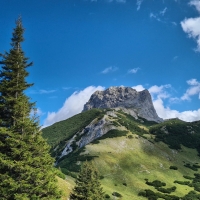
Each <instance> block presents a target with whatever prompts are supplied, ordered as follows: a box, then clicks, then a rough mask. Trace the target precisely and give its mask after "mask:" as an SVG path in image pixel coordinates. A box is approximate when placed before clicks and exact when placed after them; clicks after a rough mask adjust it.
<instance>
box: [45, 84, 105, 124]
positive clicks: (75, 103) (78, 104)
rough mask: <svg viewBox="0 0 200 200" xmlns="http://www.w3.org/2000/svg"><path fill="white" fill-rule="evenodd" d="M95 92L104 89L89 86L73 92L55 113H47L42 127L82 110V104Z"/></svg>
mask: <svg viewBox="0 0 200 200" xmlns="http://www.w3.org/2000/svg"><path fill="white" fill-rule="evenodd" d="M97 90H104V87H102V86H98V87H94V86H89V87H87V88H85V89H84V90H81V91H76V92H74V93H73V94H72V95H71V96H70V97H69V98H67V99H66V100H65V103H64V105H63V106H62V107H61V108H60V109H59V110H58V111H57V112H48V115H47V118H46V119H45V121H44V126H43V127H46V126H50V125H51V124H53V123H55V122H58V121H61V120H64V119H67V118H69V117H71V116H73V115H75V114H78V113H80V112H81V111H82V110H83V106H84V104H85V103H86V102H87V101H88V100H89V98H90V96H91V95H92V94H93V93H94V92H95V91H97Z"/></svg>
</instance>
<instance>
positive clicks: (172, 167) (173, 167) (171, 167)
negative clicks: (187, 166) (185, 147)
mask: <svg viewBox="0 0 200 200" xmlns="http://www.w3.org/2000/svg"><path fill="white" fill-rule="evenodd" d="M169 169H173V170H178V167H176V166H170V167H169Z"/></svg>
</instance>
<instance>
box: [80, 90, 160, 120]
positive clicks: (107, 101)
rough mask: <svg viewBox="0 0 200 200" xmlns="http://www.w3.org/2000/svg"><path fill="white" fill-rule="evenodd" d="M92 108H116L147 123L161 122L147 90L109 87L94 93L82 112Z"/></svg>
mask: <svg viewBox="0 0 200 200" xmlns="http://www.w3.org/2000/svg"><path fill="white" fill-rule="evenodd" d="M92 108H116V109H122V110H123V111H125V112H127V113H128V114H131V115H132V116H133V117H135V118H137V117H138V116H139V117H142V118H145V119H147V120H149V121H156V122H161V121H163V120H162V119H161V118H160V117H158V115H157V113H156V111H155V108H154V106H153V103H152V99H151V95H150V93H149V91H148V90H143V91H141V92H137V91H136V90H135V89H133V88H131V87H110V88H108V89H106V90H104V91H96V92H94V93H93V94H92V96H91V97H90V99H89V101H88V102H87V103H86V104H85V105H84V109H83V111H86V110H90V109H92Z"/></svg>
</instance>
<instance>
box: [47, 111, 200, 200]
mask: <svg viewBox="0 0 200 200" xmlns="http://www.w3.org/2000/svg"><path fill="white" fill-rule="evenodd" d="M91 112H92V113H93V112H94V111H91ZM94 113H96V114H94V115H93V116H94V117H91V118H90V120H89V121H91V119H94V118H99V119H100V117H101V116H102V114H105V112H104V113H103V111H98V110H96V111H95V112H94ZM83 114H84V113H83ZM88 115H89V114H88ZM76 117H77V116H76ZM110 118H111V120H112V122H113V124H115V125H116V126H117V127H119V130H112V131H109V132H108V133H107V134H106V135H104V136H103V137H102V138H99V139H98V140H96V141H94V142H93V143H91V144H89V145H86V146H85V148H82V149H77V150H75V151H74V152H73V153H70V154H69V155H67V156H65V157H63V158H62V159H61V160H60V162H59V164H58V167H60V168H61V170H62V171H63V172H64V173H66V174H69V175H71V176H73V177H75V176H76V173H77V172H78V170H79V168H80V165H81V163H82V162H84V161H85V160H88V161H89V162H93V164H94V165H95V166H96V167H97V168H98V170H99V173H100V175H101V183H102V186H103V188H104V190H105V193H106V194H107V195H109V196H110V199H114V196H113V195H112V194H113V192H117V193H119V194H121V195H122V197H120V198H119V197H118V198H117V197H115V199H123V200H132V199H133V200H134V199H138V200H140V199H141V200H142V199H148V197H144V196H145V195H146V196H151V197H149V199H173V200H175V199H179V198H181V197H182V199H183V200H186V199H200V197H197V196H198V195H200V192H199V191H200V157H199V156H198V151H199V146H200V141H199V138H200V122H199V121H198V122H192V123H186V122H183V121H181V120H177V119H173V120H168V121H165V122H163V123H160V124H156V123H154V122H148V121H146V120H144V119H138V120H135V119H134V118H132V117H131V116H129V115H127V114H124V113H122V112H118V114H117V117H110ZM77 119H80V121H81V118H77ZM70 120H71V121H69V120H66V121H65V122H60V123H66V124H67V125H65V126H69V124H70V123H72V124H80V123H79V122H78V123H76V122H75V120H76V118H71V119H70ZM84 120H86V119H84ZM84 123H85V124H87V123H86V122H84ZM85 124H84V125H85ZM84 125H82V126H81V127H82V128H83V127H84ZM62 126H64V125H62ZM122 127H123V129H122ZM51 128H52V127H51ZM51 128H50V129H51ZM46 131H47V132H46V133H45V134H46V136H47V138H49V137H51V136H52V135H51V134H49V133H48V130H46ZM76 131H77V129H76ZM51 133H53V132H51ZM54 134H55V132H54ZM70 134H71V135H73V134H75V132H74V133H73V131H72V130H71V132H70ZM70 134H69V135H70ZM69 135H67V136H66V135H65V139H66V138H69ZM60 138H61V137H60ZM60 138H59V139H60ZM187 138H188V140H187ZM51 139H52V140H54V141H55V144H56V136H55V135H54V138H49V140H48V141H51ZM170 168H172V169H170ZM198 174H199V175H198ZM183 176H185V177H183ZM194 177H196V178H195V179H194ZM155 180H157V181H161V182H163V183H165V186H162V187H157V188H156V187H154V186H150V184H152V182H153V181H155ZM174 181H178V183H174ZM184 182H185V183H184ZM147 183H148V184H147ZM153 183H154V182H153ZM70 184H71V185H72V186H71V188H72V187H73V184H74V183H73V181H71V182H70ZM174 188H175V189H174ZM173 189H174V190H173ZM145 190H146V191H145ZM159 190H160V191H159ZM170 190H171V193H170V194H167V193H165V192H169V191H170ZM190 191H195V192H194V193H196V194H193V196H192V194H190V197H188V198H187V197H186V195H187V194H188V193H189V192H190ZM141 192H142V193H141ZM139 193H140V194H143V196H138V194H139ZM155 194H156V196H155ZM66 195H67V194H66ZM167 195H168V196H167ZM169 195H170V196H169ZM163 196H164V197H163ZM158 197H160V198H158ZM161 197H162V198H161Z"/></svg>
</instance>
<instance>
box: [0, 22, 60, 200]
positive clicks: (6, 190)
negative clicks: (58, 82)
mask: <svg viewBox="0 0 200 200" xmlns="http://www.w3.org/2000/svg"><path fill="white" fill-rule="evenodd" d="M23 33H24V28H23V26H22V20H21V18H19V19H18V20H17V21H16V28H15V29H14V32H13V37H12V42H11V49H10V51H9V52H5V53H4V54H1V57H2V61H1V62H0V64H1V71H0V199H1V200H21V199H22V200H23V199H24V200H25V199H26V200H28V199H30V200H37V199H38V200H39V199H48V200H50V199H52V200H53V199H59V197H60V192H59V191H58V189H57V186H56V179H55V174H54V173H53V167H52V164H53V159H52V158H51V157H50V155H49V153H48V152H49V146H48V145H47V144H46V142H45V141H44V139H43V138H42V136H41V132H40V127H39V125H38V121H37V118H36V117H35V116H36V115H35V114H32V115H31V112H32V111H34V110H36V109H35V107H34V106H35V104H34V103H31V102H30V98H29V97H28V96H26V94H25V90H26V89H27V88H29V87H30V86H32V84H29V83H27V82H26V77H27V76H28V72H27V70H26V68H27V67H29V66H31V65H32V63H28V58H26V57H25V55H24V52H23V50H22V46H21V43H22V42H23V41H24V38H23Z"/></svg>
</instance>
